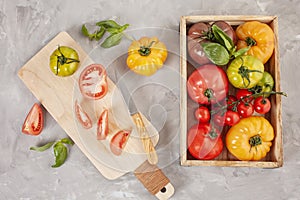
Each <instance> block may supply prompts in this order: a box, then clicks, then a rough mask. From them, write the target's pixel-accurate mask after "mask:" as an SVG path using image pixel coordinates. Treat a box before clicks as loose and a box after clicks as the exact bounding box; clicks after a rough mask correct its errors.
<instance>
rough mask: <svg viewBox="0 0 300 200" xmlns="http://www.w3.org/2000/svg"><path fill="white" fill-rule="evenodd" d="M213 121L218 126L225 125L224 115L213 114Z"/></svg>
mask: <svg viewBox="0 0 300 200" xmlns="http://www.w3.org/2000/svg"><path fill="white" fill-rule="evenodd" d="M213 123H214V124H215V125H217V126H219V127H223V126H225V116H224V115H221V114H219V113H218V114H215V115H214V116H213Z"/></svg>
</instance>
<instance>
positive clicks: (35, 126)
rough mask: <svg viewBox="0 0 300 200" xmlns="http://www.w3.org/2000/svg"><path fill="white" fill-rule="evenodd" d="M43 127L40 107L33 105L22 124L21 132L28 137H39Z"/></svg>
mask: <svg viewBox="0 0 300 200" xmlns="http://www.w3.org/2000/svg"><path fill="white" fill-rule="evenodd" d="M43 127H44V117H43V111H42V108H41V106H40V105H39V104H37V103H35V104H34V105H33V106H32V108H31V109H30V111H29V113H28V115H27V117H26V119H25V121H24V123H23V127H22V132H23V133H25V134H28V135H39V134H40V133H41V132H42V130H43Z"/></svg>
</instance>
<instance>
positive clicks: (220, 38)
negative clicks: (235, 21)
mask: <svg viewBox="0 0 300 200" xmlns="http://www.w3.org/2000/svg"><path fill="white" fill-rule="evenodd" d="M211 28H212V31H213V34H214V36H215V38H216V40H217V42H218V43H220V44H221V45H223V46H224V47H226V49H227V50H228V51H229V52H232V49H233V48H234V44H233V41H232V39H231V38H230V37H229V36H228V35H227V34H226V33H225V32H224V31H223V30H222V29H220V28H219V27H218V26H217V25H213V26H212V27H211Z"/></svg>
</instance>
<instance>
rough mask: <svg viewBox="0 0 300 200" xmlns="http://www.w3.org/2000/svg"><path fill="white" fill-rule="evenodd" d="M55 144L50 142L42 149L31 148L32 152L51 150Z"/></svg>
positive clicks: (41, 147)
mask: <svg viewBox="0 0 300 200" xmlns="http://www.w3.org/2000/svg"><path fill="white" fill-rule="evenodd" d="M53 144H54V142H49V143H47V144H45V145H43V146H40V147H30V150H33V151H40V152H42V151H45V150H47V149H49V148H50V147H51V146H52V145H53Z"/></svg>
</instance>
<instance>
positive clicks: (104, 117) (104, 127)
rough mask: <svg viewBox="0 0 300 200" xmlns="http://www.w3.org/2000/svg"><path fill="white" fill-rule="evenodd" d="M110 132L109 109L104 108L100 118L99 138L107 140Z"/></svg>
mask: <svg viewBox="0 0 300 200" xmlns="http://www.w3.org/2000/svg"><path fill="white" fill-rule="evenodd" d="M107 134H108V110H107V109H104V111H103V112H102V113H101V115H100V117H99V120H98V127H97V139H98V140H105V139H106V136H107Z"/></svg>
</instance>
